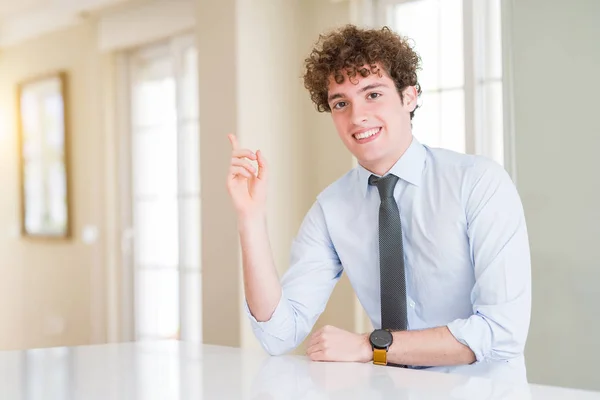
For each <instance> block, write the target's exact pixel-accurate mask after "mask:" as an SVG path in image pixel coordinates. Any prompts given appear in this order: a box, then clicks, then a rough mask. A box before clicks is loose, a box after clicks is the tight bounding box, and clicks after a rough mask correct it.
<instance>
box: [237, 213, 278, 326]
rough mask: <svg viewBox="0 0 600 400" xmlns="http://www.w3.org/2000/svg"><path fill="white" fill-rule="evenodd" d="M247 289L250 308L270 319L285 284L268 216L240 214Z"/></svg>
mask: <svg viewBox="0 0 600 400" xmlns="http://www.w3.org/2000/svg"><path fill="white" fill-rule="evenodd" d="M238 231H239V235H240V241H241V246H242V264H243V277H244V290H245V294H246V301H247V303H248V308H249V309H250V312H251V313H252V315H253V316H254V318H255V319H256V320H257V321H260V322H262V321H268V320H269V319H270V318H271V316H272V315H273V312H274V311H275V308H276V307H277V304H279V301H280V298H281V284H280V283H279V276H278V275H277V270H276V268H275V263H274V261H273V252H272V250H271V244H270V241H269V234H268V230H267V221H266V217H264V216H260V217H254V218H240V219H239V220H238Z"/></svg>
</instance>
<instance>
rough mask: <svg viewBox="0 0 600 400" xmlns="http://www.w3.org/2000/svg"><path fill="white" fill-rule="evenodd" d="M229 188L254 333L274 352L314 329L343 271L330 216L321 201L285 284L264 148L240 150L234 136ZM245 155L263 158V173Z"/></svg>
mask: <svg viewBox="0 0 600 400" xmlns="http://www.w3.org/2000/svg"><path fill="white" fill-rule="evenodd" d="M230 140H231V142H232V146H233V153H232V161H231V166H230V173H229V176H228V180H227V187H228V190H229V193H230V195H231V197H232V199H233V202H234V206H235V208H236V211H237V214H238V231H239V235H240V242H241V247H242V264H243V278H244V290H245V295H246V302H245V306H246V311H247V314H248V317H249V319H250V321H251V324H252V328H253V330H254V334H255V336H256V337H257V339H258V340H259V342H260V343H261V345H262V346H263V348H264V349H265V350H266V351H267V352H268V353H270V354H282V353H286V352H288V351H290V350H292V349H294V348H295V347H297V346H298V345H299V344H300V343H301V342H302V340H304V338H305V337H306V335H307V334H308V333H309V332H310V330H311V329H312V327H313V325H314V323H315V322H316V320H317V318H318V317H319V315H320V314H321V313H322V312H323V310H324V309H325V305H326V303H327V300H328V299H329V296H330V295H331V292H332V290H333V288H334V286H335V284H336V283H337V281H338V280H339V278H340V276H341V273H342V266H341V263H340V261H339V259H338V257H337V253H336V252H335V250H334V248H333V244H332V243H331V239H330V237H329V233H328V230H327V226H326V223H325V216H324V214H323V210H322V209H321V206H320V204H319V203H318V202H317V203H315V204H314V205H313V207H312V208H311V210H310V211H309V212H308V214H307V215H306V217H305V219H304V221H303V223H302V226H301V228H300V232H299V234H298V236H297V237H296V239H295V240H294V242H293V244H292V250H291V266H290V268H289V269H288V271H287V272H286V273H285V274H284V276H283V278H282V281H281V284H280V282H279V278H278V275H277V270H276V268H275V263H274V261H273V255H272V251H271V246H270V241H269V235H268V229H267V223H266V201H265V198H266V179H267V167H266V162H265V160H264V157H263V156H262V154H261V153H260V152H257V153H256V154H254V153H252V152H251V151H250V150H245V149H243V150H242V149H239V148H238V146H237V141H236V139H235V137H234V136H230ZM245 158H248V159H251V160H255V159H256V160H257V161H258V167H259V169H258V174H257V175H255V173H256V171H255V170H254V167H252V166H251V165H250V164H249V163H248V161H247V160H245Z"/></svg>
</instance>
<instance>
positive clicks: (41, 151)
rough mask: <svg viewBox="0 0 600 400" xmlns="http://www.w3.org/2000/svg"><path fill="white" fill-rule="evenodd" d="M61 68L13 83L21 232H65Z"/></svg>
mask: <svg viewBox="0 0 600 400" xmlns="http://www.w3.org/2000/svg"><path fill="white" fill-rule="evenodd" d="M66 96H67V74H66V72H64V71H59V72H56V73H52V74H48V75H45V76H41V77H36V78H33V79H29V80H27V81H23V82H21V83H19V84H18V87H17V110H18V111H17V126H18V136H19V161H20V162H19V164H20V165H19V172H20V186H21V234H22V236H24V237H30V238H47V239H67V238H70V236H71V210H70V199H69V181H70V179H69V162H68V160H69V151H68V147H69V146H68V144H69V135H68V129H67V126H68V123H67V122H68V112H67V104H68V102H67V100H66Z"/></svg>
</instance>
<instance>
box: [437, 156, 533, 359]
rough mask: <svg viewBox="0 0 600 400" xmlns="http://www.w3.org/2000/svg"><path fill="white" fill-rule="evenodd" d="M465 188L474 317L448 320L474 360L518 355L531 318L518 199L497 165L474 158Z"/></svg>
mask: <svg viewBox="0 0 600 400" xmlns="http://www.w3.org/2000/svg"><path fill="white" fill-rule="evenodd" d="M471 172H472V175H471V176H470V180H469V181H467V182H468V183H467V186H466V187H468V188H470V190H468V192H467V203H466V208H465V210H466V217H467V223H468V228H467V234H468V237H469V244H470V252H471V258H472V260H473V265H474V273H475V285H474V287H473V290H472V292H471V302H472V304H473V315H471V316H470V317H469V318H467V319H457V320H455V321H452V322H451V323H449V324H448V329H449V330H450V332H451V333H452V334H453V335H454V337H455V338H456V339H457V340H458V341H459V342H461V343H463V344H464V345H466V346H469V348H470V349H471V350H472V351H473V353H475V356H476V358H477V362H487V361H502V360H508V359H511V358H515V357H518V356H521V355H522V354H523V352H524V348H525V342H526V338H527V334H528V330H529V322H530V316H531V260H530V252H529V239H528V235H527V228H526V224H525V216H524V212H523V207H522V204H521V200H520V198H519V195H518V193H517V190H516V187H515V185H514V184H513V182H512V180H511V179H510V176H509V175H508V174H507V173H506V171H505V170H504V169H503V168H502V167H501V166H499V165H498V164H496V163H494V162H492V161H490V160H487V159H484V158H478V159H477V161H476V164H475V167H474V168H473V170H472V171H471Z"/></svg>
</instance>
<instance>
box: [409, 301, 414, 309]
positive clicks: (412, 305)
mask: <svg viewBox="0 0 600 400" xmlns="http://www.w3.org/2000/svg"><path fill="white" fill-rule="evenodd" d="M408 304H410V306H411V307H412V308H415V302H414V301H412V300H411V301H410V302H409V303H408Z"/></svg>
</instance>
